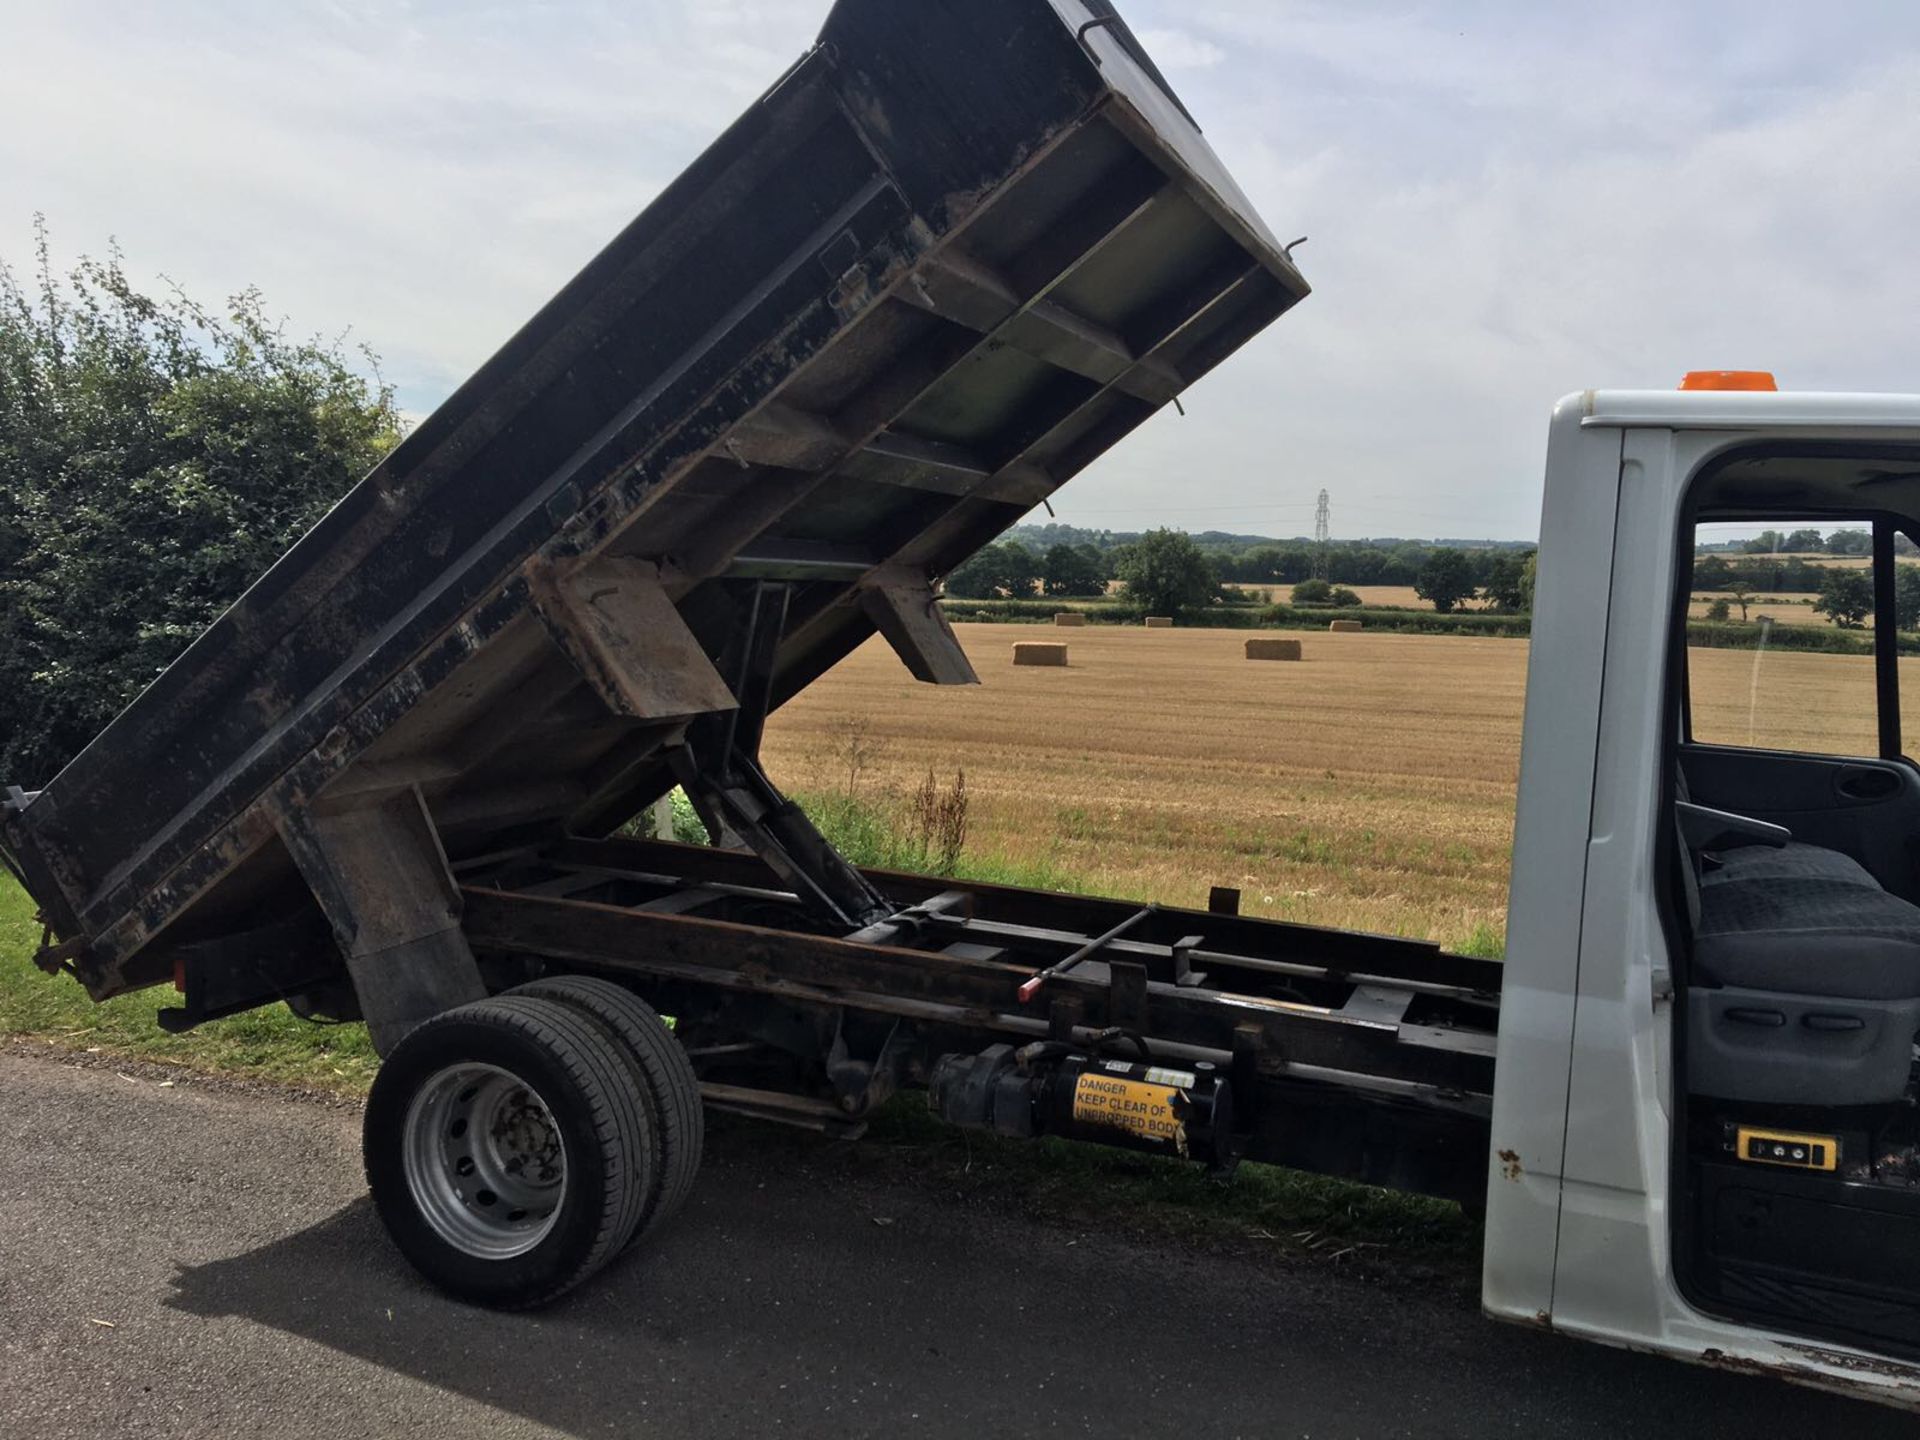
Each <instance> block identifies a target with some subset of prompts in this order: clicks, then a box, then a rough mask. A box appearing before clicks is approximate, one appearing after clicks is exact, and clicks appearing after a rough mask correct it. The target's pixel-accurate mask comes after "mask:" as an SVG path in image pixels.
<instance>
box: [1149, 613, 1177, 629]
mask: <svg viewBox="0 0 1920 1440" xmlns="http://www.w3.org/2000/svg"><path fill="white" fill-rule="evenodd" d="M1147 628H1148V629H1149V630H1171V629H1172V628H1173V616H1171V615H1149V616H1147Z"/></svg>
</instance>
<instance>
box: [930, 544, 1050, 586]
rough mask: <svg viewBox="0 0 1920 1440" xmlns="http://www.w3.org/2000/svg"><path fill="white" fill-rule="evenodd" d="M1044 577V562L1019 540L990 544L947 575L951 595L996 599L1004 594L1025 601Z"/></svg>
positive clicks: (947, 584)
mask: <svg viewBox="0 0 1920 1440" xmlns="http://www.w3.org/2000/svg"><path fill="white" fill-rule="evenodd" d="M1039 580H1040V564H1039V562H1038V561H1037V560H1035V559H1034V558H1033V552H1032V551H1031V550H1029V549H1027V547H1026V546H1024V545H1022V544H1021V543H1020V542H1019V541H1017V540H1006V541H1002V542H1001V543H1000V544H998V545H989V546H987V547H986V548H985V549H984V550H981V551H980V552H979V553H977V554H975V555H974V556H972V557H971V558H970V559H968V560H967V561H966V562H965V563H963V564H961V565H958V566H956V567H955V568H954V570H953V572H952V573H951V574H950V575H948V576H947V583H946V591H947V594H949V595H952V596H954V597H956V598H957V599H961V600H992V599H997V598H998V597H1000V596H1006V597H1007V598H1009V599H1014V600H1025V599H1031V598H1032V596H1033V587H1034V586H1035V585H1036V584H1038V583H1039Z"/></svg>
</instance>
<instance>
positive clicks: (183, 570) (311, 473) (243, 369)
mask: <svg viewBox="0 0 1920 1440" xmlns="http://www.w3.org/2000/svg"><path fill="white" fill-rule="evenodd" d="M37 240H38V244H37V254H38V262H37V267H36V269H37V273H36V275H35V276H34V278H33V283H32V286H31V292H29V290H28V289H27V288H25V287H23V286H22V284H21V282H20V280H19V279H18V278H17V277H16V275H15V274H14V272H13V271H12V270H11V269H10V268H8V267H7V266H6V265H5V264H4V263H0V779H4V780H7V781H12V782H14V783H18V784H23V785H26V786H28V787H29V788H31V787H33V786H36V785H40V784H43V783H45V782H46V781H47V780H49V779H51V778H52V777H53V775H54V774H55V773H56V772H57V771H59V770H60V768H61V767H62V766H64V765H65V764H66V763H67V761H68V760H70V759H72V758H73V756H74V755H75V754H77V753H78V752H79V750H80V749H81V747H82V746H84V745H85V744H86V743H87V742H88V741H90V740H91V739H92V738H93V737H94V736H95V735H96V734H97V733H98V732H99V731H100V730H101V729H102V728H103V727H104V726H105V725H106V723H107V722H108V721H109V720H111V719H112V718H113V717H114V716H115V715H116V714H118V713H119V712H120V711H121V710H122V709H123V708H124V707H125V706H126V705H127V703H128V702H129V701H131V700H132V699H133V698H134V696H136V695H137V694H139V693H140V691H141V690H142V689H144V688H145V687H146V686H147V684H148V683H149V682H151V681H152V680H153V678H154V676H155V675H157V674H158V673H159V672H160V671H161V670H162V669H164V668H165V667H166V665H167V664H168V663H169V662H171V661H172V660H173V658H174V657H175V656H176V655H178V654H179V653H180V652H181V651H182V650H184V649H185V648H186V647H187V645H188V644H189V643H191V642H192V641H193V639H194V638H195V637H196V636H198V635H199V634H200V632H201V631H202V630H204V629H206V627H207V626H209V625H210V624H212V623H213V621H214V620H215V619H216V618H218V616H219V615H220V612H221V611H223V610H224V609H225V608H226V607H227V606H228V605H229V604H231V603H232V602H233V601H234V600H235V599H236V598H238V596H239V595H240V593H241V592H242V591H243V590H245V589H246V588H247V586H248V585H249V584H250V583H252V581H253V580H254V579H255V578H256V577H257V576H259V575H260V574H261V573H262V572H264V571H265V570H266V569H267V567H268V566H270V565H271V564H272V563H273V562H274V561H275V560H277V559H278V558H279V557H280V555H281V554H282V553H283V552H284V551H285V550H286V549H287V547H288V546H290V545H291V544H292V543H293V542H294V541H295V540H296V539H298V538H299V537H300V536H301V535H302V534H303V533H305V532H306V531H307V530H308V529H309V528H310V527H311V526H312V525H313V523H314V522H315V521H316V520H318V519H319V518H320V516H321V515H323V514H325V513H326V511H327V509H328V507H329V506H331V505H332V504H333V502H334V501H336V500H337V499H339V498H340V496H341V495H342V494H344V493H345V492H346V491H347V489H348V488H349V487H351V486H352V485H353V483H354V482H355V481H356V480H358V479H359V478H360V477H361V476H362V475H363V474H365V473H366V472H367V471H368V470H369V469H371V468H372V467H373V466H374V465H375V464H376V463H377V462H378V461H379V460H380V458H381V457H382V456H383V455H385V454H386V453H387V451H388V450H389V449H391V448H392V447H393V445H394V444H395V443H397V441H398V439H399V437H400V432H401V421H400V416H399V412H398V410H397V409H396V408H395V406H394V399H393V393H392V391H391V389H390V388H389V387H388V386H387V385H386V384H384V383H383V382H381V381H380V380H379V379H378V378H377V375H376V377H375V378H372V379H369V378H367V376H365V375H363V374H361V373H358V372H356V371H355V370H354V369H352V368H350V367H349V365H348V363H347V360H346V358H345V357H344V356H343V355H342V354H341V353H340V350H339V348H338V347H337V346H336V345H334V344H332V343H329V342H319V341H305V342H299V343H295V342H291V341H289V340H287V339H286V338H285V337H284V336H283V335H282V334H281V332H280V328H279V326H278V324H277V323H276V322H275V321H274V320H273V319H272V318H271V317H270V316H269V315H268V314H267V311H266V308H265V306H264V304H263V302H262V301H261V299H260V297H259V295H257V294H256V293H254V292H252V291H247V292H244V293H242V294H240V295H237V296H235V297H234V298H233V299H232V300H230V301H229V302H228V304H227V306H226V309H225V311H224V313H220V314H216V313H214V312H213V311H210V310H208V309H205V308H203V307H202V306H200V305H198V304H196V303H195V302H193V301H192V300H189V299H187V298H186V297H185V296H183V295H181V294H179V293H178V292H175V293H174V294H172V295H171V296H168V297H166V298H163V299H155V298H154V297H152V296H149V295H145V294H142V293H141V292H140V291H138V290H136V289H135V288H134V287H133V284H132V282H131V281H130V280H129V279H128V278H127V276H126V274H125V272H124V271H123V270H122V268H121V262H120V257H119V254H118V253H117V252H114V253H111V254H109V256H108V258H107V259H106V260H105V261H94V260H83V261H81V262H80V264H79V265H78V267H76V268H75V269H74V270H73V271H72V272H71V273H70V274H68V275H66V276H59V275H56V274H55V273H54V271H53V268H52V264H51V262H50V260H49V256H48V247H47V241H46V236H45V233H44V231H41V232H39V233H38V236H37ZM365 358H366V359H367V361H368V364H369V368H371V356H366V357H365Z"/></svg>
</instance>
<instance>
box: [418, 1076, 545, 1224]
mask: <svg viewBox="0 0 1920 1440" xmlns="http://www.w3.org/2000/svg"><path fill="white" fill-rule="evenodd" d="M401 1144H402V1150H401V1156H402V1164H403V1166H404V1168H405V1170H406V1176H407V1188H408V1189H409V1190H411V1191H412V1192H413V1203H414V1205H415V1206H416V1207H417V1208H418V1209H419V1211H420V1214H421V1216H422V1217H423V1218H424V1219H425V1220H426V1222H427V1224H428V1225H429V1226H431V1227H432V1228H433V1232H434V1234H436V1235H438V1236H439V1237H440V1238H441V1239H442V1240H444V1241H446V1242H447V1243H448V1244H449V1245H452V1246H453V1247H454V1248H455V1249H457V1250H459V1251H461V1252H462V1253H464V1254H467V1255H471V1256H473V1257H475V1258H476V1259H482V1260H511V1259H513V1258H514V1257H515V1256H516V1255H524V1254H526V1253H527V1252H528V1251H529V1250H531V1249H533V1248H534V1246H536V1245H538V1244H539V1243H540V1242H541V1241H542V1240H544V1239H546V1238H547V1234H548V1232H549V1231H551V1230H552V1229H553V1226H554V1221H555V1219H556V1218H557V1217H558V1215H559V1213H560V1205H561V1202H562V1201H563V1200H565V1199H566V1195H567V1153H566V1147H565V1145H564V1144H563V1143H562V1142H561V1139H560V1127H559V1126H558V1125H557V1124H556V1123H555V1122H554V1119H553V1112H552V1111H551V1110H549V1109H548V1108H547V1103H546V1101H544V1100H542V1099H541V1098H540V1094H539V1092H538V1091H536V1090H535V1089H534V1088H533V1087H532V1086H531V1085H529V1084H527V1082H526V1081H524V1080H522V1079H521V1078H520V1077H519V1076H517V1075H515V1074H513V1073H511V1072H510V1071H506V1070H502V1069H501V1068H500V1067H499V1066H497V1065H481V1064H477V1063H469V1064H462V1065H449V1066H447V1068H446V1069H444V1070H440V1071H437V1072H435V1073H434V1074H433V1075H432V1076H430V1077H429V1078H428V1080H427V1082H426V1083H425V1084H424V1085H422V1086H421V1087H420V1088H419V1089H418V1090H417V1091H415V1092H414V1096H413V1099H412V1101H411V1102H410V1103H409V1104H408V1106H407V1123H406V1127H405V1132H404V1135H403V1137H402V1141H401Z"/></svg>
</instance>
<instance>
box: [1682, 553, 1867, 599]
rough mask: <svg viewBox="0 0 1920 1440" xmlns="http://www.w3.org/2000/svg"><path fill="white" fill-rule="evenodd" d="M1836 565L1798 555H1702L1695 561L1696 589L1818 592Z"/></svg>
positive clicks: (1694, 580) (1694, 579)
mask: <svg viewBox="0 0 1920 1440" xmlns="http://www.w3.org/2000/svg"><path fill="white" fill-rule="evenodd" d="M1833 568H1834V567H1833V566H1832V565H1831V564H1827V563H1824V562H1822V561H1819V560H1807V559H1803V558H1801V557H1800V556H1797V555H1789V556H1785V557H1777V556H1769V555H1735V556H1722V555H1702V556H1701V557H1700V558H1699V559H1697V560H1695V561H1694V562H1693V588H1694V589H1696V590H1758V591H1761V592H1763V593H1771V592H1778V591H1781V590H1818V589H1819V588H1820V584H1821V582H1822V581H1823V580H1825V579H1826V578H1827V576H1829V575H1831V574H1832V573H1833Z"/></svg>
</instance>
